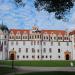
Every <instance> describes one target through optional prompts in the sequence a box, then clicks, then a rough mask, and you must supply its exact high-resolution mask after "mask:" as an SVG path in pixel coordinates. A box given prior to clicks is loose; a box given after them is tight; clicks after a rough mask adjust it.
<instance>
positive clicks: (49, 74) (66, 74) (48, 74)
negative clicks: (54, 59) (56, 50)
mask: <svg viewBox="0 0 75 75" xmlns="http://www.w3.org/2000/svg"><path fill="white" fill-rule="evenodd" d="M16 75H75V72H57V71H56V72H55V71H52V72H34V73H25V74H16Z"/></svg>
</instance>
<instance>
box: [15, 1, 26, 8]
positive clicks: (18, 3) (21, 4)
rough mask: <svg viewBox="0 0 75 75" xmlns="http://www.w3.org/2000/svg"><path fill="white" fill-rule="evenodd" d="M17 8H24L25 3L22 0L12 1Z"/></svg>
mask: <svg viewBox="0 0 75 75" xmlns="http://www.w3.org/2000/svg"><path fill="white" fill-rule="evenodd" d="M14 1H15V3H16V5H17V6H23V7H24V6H25V3H24V2H23V0H14Z"/></svg>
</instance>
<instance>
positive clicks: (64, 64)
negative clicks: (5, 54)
mask: <svg viewBox="0 0 75 75" xmlns="http://www.w3.org/2000/svg"><path fill="white" fill-rule="evenodd" d="M70 62H71V61H14V65H15V66H38V67H39V66H40V67H69V66H70ZM72 62H73V63H74V66H75V61H72ZM0 65H12V61H0Z"/></svg>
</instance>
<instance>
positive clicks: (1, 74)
mask: <svg viewBox="0 0 75 75" xmlns="http://www.w3.org/2000/svg"><path fill="white" fill-rule="evenodd" d="M11 72H13V70H12V68H10V67H0V75H5V74H7V73H11Z"/></svg>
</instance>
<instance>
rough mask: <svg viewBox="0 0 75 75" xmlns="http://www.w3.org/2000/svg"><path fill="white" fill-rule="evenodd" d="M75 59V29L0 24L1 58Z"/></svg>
mask: <svg viewBox="0 0 75 75" xmlns="http://www.w3.org/2000/svg"><path fill="white" fill-rule="evenodd" d="M12 56H13V59H14V60H75V30H72V31H70V32H69V31H67V30H40V29H39V28H38V27H37V26H33V27H32V29H31V30H26V29H23V30H22V29H8V28H6V27H4V28H3V25H1V26H0V60H11V59H12Z"/></svg>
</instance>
